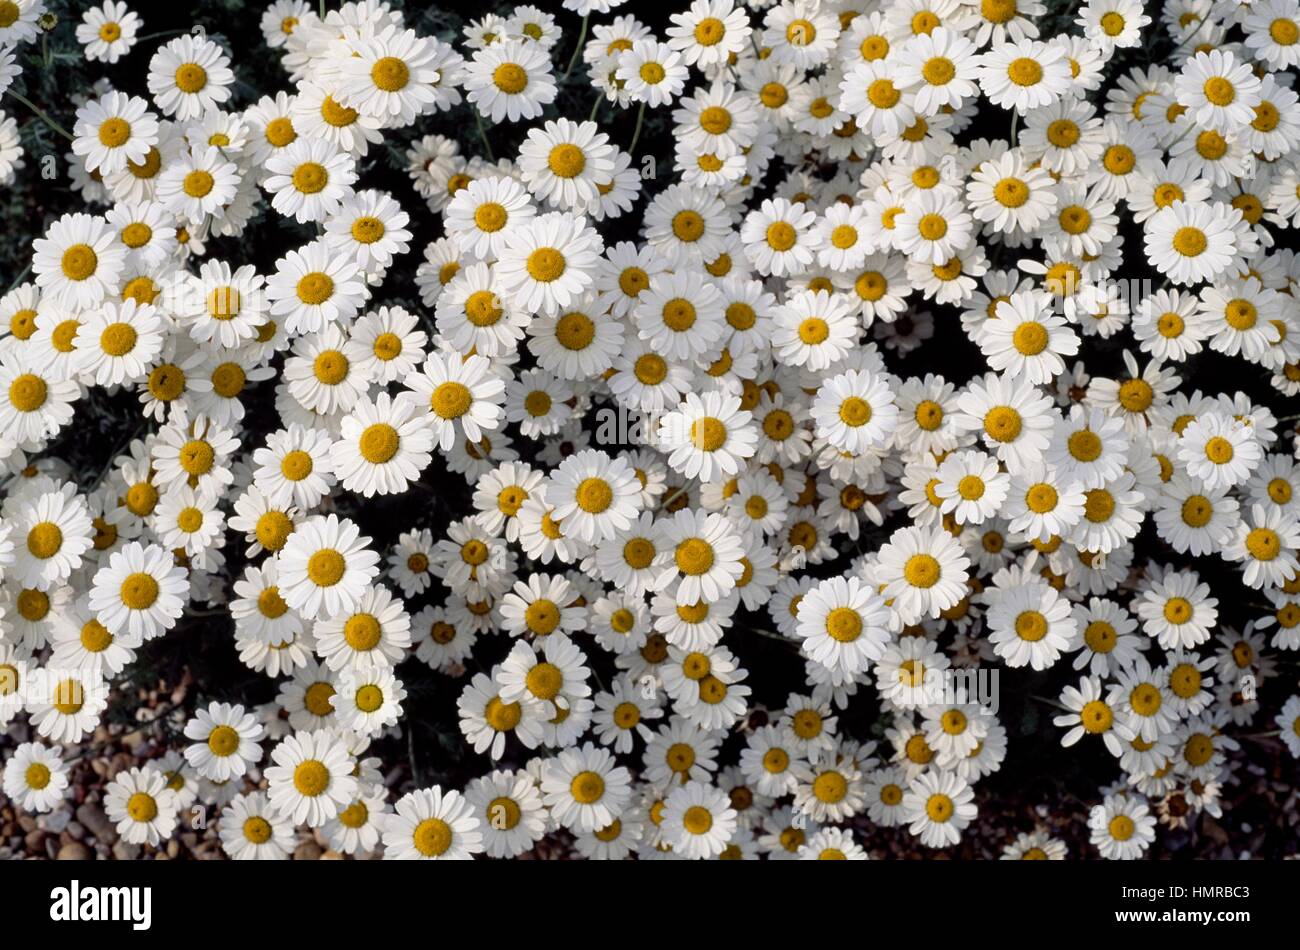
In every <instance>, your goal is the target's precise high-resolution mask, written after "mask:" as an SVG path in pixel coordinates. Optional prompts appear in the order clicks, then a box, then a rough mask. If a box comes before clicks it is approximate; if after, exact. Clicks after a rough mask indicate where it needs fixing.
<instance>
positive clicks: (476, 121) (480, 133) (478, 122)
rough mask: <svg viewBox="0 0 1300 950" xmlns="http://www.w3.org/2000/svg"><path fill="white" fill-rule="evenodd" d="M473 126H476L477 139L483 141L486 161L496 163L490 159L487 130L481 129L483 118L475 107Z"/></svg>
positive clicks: (490, 151)
mask: <svg viewBox="0 0 1300 950" xmlns="http://www.w3.org/2000/svg"><path fill="white" fill-rule="evenodd" d="M474 124H475V125H476V126H478V137H479V138H480V139H482V140H483V150H484V151H485V152H487V157H488V161H489V162H494V161H496V159H495V158H493V157H492V143H491V142H489V141H488V137H487V129H485V128H483V117H482V116H481V115H479V111H478V108H477V107H476V108H475V109H474Z"/></svg>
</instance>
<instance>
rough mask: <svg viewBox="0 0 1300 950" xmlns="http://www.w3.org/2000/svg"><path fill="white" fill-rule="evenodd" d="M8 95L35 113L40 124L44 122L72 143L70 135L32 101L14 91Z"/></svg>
mask: <svg viewBox="0 0 1300 950" xmlns="http://www.w3.org/2000/svg"><path fill="white" fill-rule="evenodd" d="M9 95H11V96H13V97H14V98H15V99H17V100H18V101H19V102H21V103H22V104H23V105H25V106H26V107H27V108H29V109H31V110H32V112H34V113H36V117H37V118H38V119H40V120H41V121H42V122H44V123H45V124H46V125H48V126H49V127H50V128H52V129H53V130H54V131H55V132H58V133H59V134H60V135H62V136H63V137H64V138H65V139H67V140H68V141H69V142H71V141H72V133H71V132H69V131H68V130H67V129H65V128H64V127H63V126H61V125H59V123H57V122H55V121H54V120H53V119H52V118H50V115H49V113H48V112H46V111H45V110H44V109H42V108H41V107H40V106H38V105H37V104H36V103H34V102H32V100H30V99H28V98H27V97H26V96H24V95H23V94H22V93H21V92H18V91H16V90H14V89H10V90H9Z"/></svg>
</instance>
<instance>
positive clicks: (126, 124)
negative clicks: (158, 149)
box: [72, 91, 158, 175]
mask: <svg viewBox="0 0 1300 950" xmlns="http://www.w3.org/2000/svg"><path fill="white" fill-rule="evenodd" d="M73 134H74V136H75V137H74V139H73V142H72V151H73V153H74V154H76V155H80V156H81V157H82V158H83V159H85V162H86V170H87V171H91V172H98V173H99V174H100V175H110V174H112V173H114V172H119V171H122V170H123V169H125V168H126V164H127V162H128V161H131V162H135V163H136V164H139V163H141V162H143V161H144V160H145V157H146V156H147V155H148V154H149V149H150V148H152V147H153V146H155V145H157V144H158V120H157V119H156V118H155V117H154V115H153V114H152V113H150V112H149V109H148V103H147V102H145V101H144V100H143V99H141V98H139V97H138V96H129V95H127V94H126V93H123V92H116V91H114V92H109V93H106V94H105V95H104V96H103V97H102V98H99V99H91V100H90V101H89V102H87V103H86V104H85V105H84V106H82V107H81V108H80V109H78V110H77V122H76V125H74V126H73Z"/></svg>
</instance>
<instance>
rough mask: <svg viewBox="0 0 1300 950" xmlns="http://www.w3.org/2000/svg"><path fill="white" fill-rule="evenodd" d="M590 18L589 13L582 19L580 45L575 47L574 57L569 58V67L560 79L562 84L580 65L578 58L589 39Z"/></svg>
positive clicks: (579, 32) (579, 36)
mask: <svg viewBox="0 0 1300 950" xmlns="http://www.w3.org/2000/svg"><path fill="white" fill-rule="evenodd" d="M590 17H591V14H590V13H588V14H587V15H586V16H585V17H583V18H582V29H580V30H579V31H578V43H577V45H576V46H574V47H573V55H572V56H570V57H569V65H568V67H567V68H566V69H565V70H564V75H563V76H561V77H560V82H564V80H566V79H568V78H569V73H571V72H573V67H574V66H576V65H578V57H579V56H581V55H582V44H583V41H584V40H586V38H587V20H588V19H590Z"/></svg>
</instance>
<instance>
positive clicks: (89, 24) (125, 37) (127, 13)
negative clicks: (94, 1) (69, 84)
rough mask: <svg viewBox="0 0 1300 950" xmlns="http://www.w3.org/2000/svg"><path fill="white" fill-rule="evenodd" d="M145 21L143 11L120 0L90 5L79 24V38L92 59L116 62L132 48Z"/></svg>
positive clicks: (88, 57)
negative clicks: (140, 12) (140, 14)
mask: <svg viewBox="0 0 1300 950" xmlns="http://www.w3.org/2000/svg"><path fill="white" fill-rule="evenodd" d="M141 25H142V23H141V20H140V16H139V14H137V13H136V12H135V11H134V10H130V9H128V8H127V5H126V4H125V3H122V2H120V0H105V2H104V4H103V5H102V6H98V7H90V8H89V9H88V10H86V12H85V13H83V14H82V15H81V22H80V23H78V24H77V42H78V43H80V44H81V45H82V46H83V47H84V49H85V54H86V59H87V60H90V61H92V62H105V63H110V64H111V63H116V62H117V61H118V60H119V59H121V58H122V57H123V56H124V55H126V54H127V53H129V52H130V51H131V48H132V47H133V46H135V44H136V36H137V34H138V33H139V31H140V27H141Z"/></svg>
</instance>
